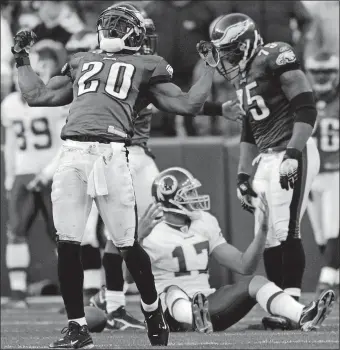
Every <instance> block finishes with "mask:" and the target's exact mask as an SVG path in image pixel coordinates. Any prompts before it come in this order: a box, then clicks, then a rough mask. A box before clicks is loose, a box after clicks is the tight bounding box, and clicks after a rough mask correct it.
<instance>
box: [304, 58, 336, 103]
mask: <svg viewBox="0 0 340 350" xmlns="http://www.w3.org/2000/svg"><path fill="white" fill-rule="evenodd" d="M305 69H306V73H307V77H308V79H309V81H310V83H311V85H312V89H313V91H314V93H315V97H316V98H317V99H318V100H324V101H328V100H330V99H332V98H333V97H334V96H335V95H336V94H337V93H339V57H338V56H337V55H335V54H332V53H330V52H326V51H321V52H319V53H317V54H316V55H314V56H310V57H307V58H306V61H305Z"/></svg>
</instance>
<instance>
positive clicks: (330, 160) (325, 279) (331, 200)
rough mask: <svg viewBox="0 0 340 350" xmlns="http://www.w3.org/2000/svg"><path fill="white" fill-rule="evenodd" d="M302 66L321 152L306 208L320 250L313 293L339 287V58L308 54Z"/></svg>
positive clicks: (315, 133) (322, 53) (323, 53)
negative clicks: (314, 110)
mask: <svg viewBox="0 0 340 350" xmlns="http://www.w3.org/2000/svg"><path fill="white" fill-rule="evenodd" d="M305 68H306V71H307V77H308V78H309V79H310V82H311V85H312V88H313V91H314V94H315V97H316V100H317V103H316V107H317V110H318V118H317V123H316V126H315V128H314V132H313V136H314V137H315V139H316V142H317V145H318V149H319V153H320V162H321V164H320V173H319V174H318V175H317V176H316V178H315V180H314V182H313V184H312V190H311V192H310V196H309V200H308V206H307V211H308V215H309V219H310V222H311V224H312V228H313V231H314V236H315V241H316V243H317V244H318V246H319V248H320V250H321V251H322V253H323V260H324V262H323V267H322V269H321V272H320V276H319V281H318V286H317V288H316V294H317V295H319V294H320V293H322V292H323V291H324V290H325V289H328V288H330V287H332V288H335V289H339V265H340V264H339V263H340V260H339V259H340V257H339V118H340V117H339V57H338V56H336V55H334V54H331V53H328V52H325V51H322V52H320V53H318V54H316V55H314V56H310V57H307V59H306V64H305Z"/></svg>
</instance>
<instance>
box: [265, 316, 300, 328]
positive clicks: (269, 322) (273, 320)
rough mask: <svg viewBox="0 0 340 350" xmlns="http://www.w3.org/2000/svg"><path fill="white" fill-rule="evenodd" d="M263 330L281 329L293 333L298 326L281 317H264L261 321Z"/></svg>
mask: <svg viewBox="0 0 340 350" xmlns="http://www.w3.org/2000/svg"><path fill="white" fill-rule="evenodd" d="M262 324H263V327H264V329H265V330H267V329H268V328H269V329H271V330H275V329H281V330H282V331H293V330H297V329H299V325H298V324H297V323H295V322H293V321H291V320H290V319H289V318H287V317H283V316H266V317H263V319H262Z"/></svg>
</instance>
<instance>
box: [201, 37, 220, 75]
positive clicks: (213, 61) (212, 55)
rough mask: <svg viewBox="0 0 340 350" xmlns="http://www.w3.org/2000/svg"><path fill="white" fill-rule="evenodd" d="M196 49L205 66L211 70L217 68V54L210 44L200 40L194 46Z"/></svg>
mask: <svg viewBox="0 0 340 350" xmlns="http://www.w3.org/2000/svg"><path fill="white" fill-rule="evenodd" d="M196 49H197V51H198V53H199V55H200V56H201V58H202V59H203V61H205V63H206V64H208V65H209V66H210V67H213V68H215V67H217V65H218V63H219V61H220V60H219V56H218V52H217V50H216V48H215V46H214V45H213V43H212V42H210V41H203V40H201V41H200V42H199V43H198V44H197V45H196Z"/></svg>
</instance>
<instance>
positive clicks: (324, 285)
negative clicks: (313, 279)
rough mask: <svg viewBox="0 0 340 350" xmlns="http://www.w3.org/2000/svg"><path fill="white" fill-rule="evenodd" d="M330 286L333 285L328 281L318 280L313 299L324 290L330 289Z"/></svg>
mask: <svg viewBox="0 0 340 350" xmlns="http://www.w3.org/2000/svg"><path fill="white" fill-rule="evenodd" d="M332 287H333V286H332V285H331V284H329V283H322V282H319V283H318V284H317V286H316V290H315V299H318V298H319V297H320V295H321V294H322V293H323V292H325V291H326V290H329V289H332Z"/></svg>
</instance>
